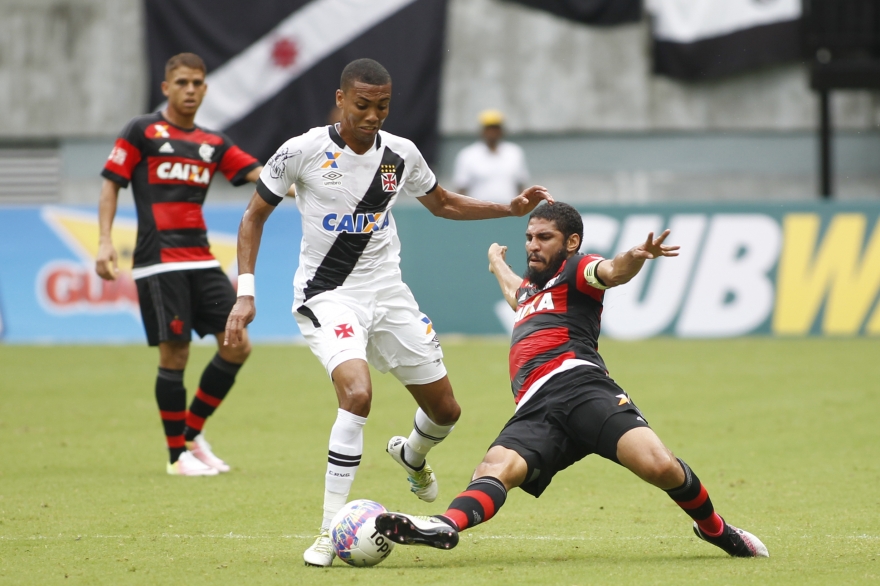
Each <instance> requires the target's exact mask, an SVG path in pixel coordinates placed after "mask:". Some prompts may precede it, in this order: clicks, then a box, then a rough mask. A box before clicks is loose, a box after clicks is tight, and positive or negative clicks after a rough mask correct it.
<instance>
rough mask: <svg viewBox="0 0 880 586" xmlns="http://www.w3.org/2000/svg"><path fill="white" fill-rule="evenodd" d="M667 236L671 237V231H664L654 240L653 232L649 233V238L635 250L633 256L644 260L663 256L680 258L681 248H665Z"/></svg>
mask: <svg viewBox="0 0 880 586" xmlns="http://www.w3.org/2000/svg"><path fill="white" fill-rule="evenodd" d="M667 236H669V230H664V231H663V233H662V234H661V235H660V236H658V237H657V238H654V233H653V232H649V233H648V238H647V239H646V240H645V242H644V243H643V244H640V245H638V246H636V247H635V248H634V249H633V256H635V257H636V258H644V259H652V258H659V257H661V256H678V249H679V248H681V247H680V246H663V242H664V241H665V240H666V237H667Z"/></svg>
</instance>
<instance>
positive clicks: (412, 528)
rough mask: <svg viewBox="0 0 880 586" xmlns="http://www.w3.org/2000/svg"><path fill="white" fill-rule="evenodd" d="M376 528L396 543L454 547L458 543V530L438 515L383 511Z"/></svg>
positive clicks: (439, 547)
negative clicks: (428, 515)
mask: <svg viewBox="0 0 880 586" xmlns="http://www.w3.org/2000/svg"><path fill="white" fill-rule="evenodd" d="M376 529H378V530H379V532H380V533H381V534H382V535H384V536H385V537H387V538H388V539H390V540H391V541H394V542H396V543H403V544H404V545H427V546H428V547H436V548H437V549H452V548H453V547H455V546H456V545H458V530H457V529H456V528H455V527H453V526H451V525H449V524H448V523H444V522H443V521H441V520H440V519H438V518H437V517H417V516H415V515H405V514H403V513H382V514H381V515H379V516H378V517H376Z"/></svg>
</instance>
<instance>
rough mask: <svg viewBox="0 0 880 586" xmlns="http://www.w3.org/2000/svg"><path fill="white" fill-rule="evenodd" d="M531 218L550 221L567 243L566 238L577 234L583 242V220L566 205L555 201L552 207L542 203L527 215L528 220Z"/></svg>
mask: <svg viewBox="0 0 880 586" xmlns="http://www.w3.org/2000/svg"><path fill="white" fill-rule="evenodd" d="M532 218H537V219H541V220H550V221H552V222H553V223H555V224H556V228H557V229H558V230H559V231H560V232H562V236H563V237H564V239H565V241H568V237H569V236H571V235H572V234H577V235H578V237H579V238H580V240H581V242H583V241H584V220H583V219H582V218H581V214H580V212H578V211H577V210H576V209H574V208H573V207H571V206H570V205H568V204H567V203H562V202H561V201H557V202H556V203H554V204H553V205H550V204H548V203H543V204H541V205H539V206H538V207H536V208H535V209H534V211H532V213H531V214H529V220H531V219H532Z"/></svg>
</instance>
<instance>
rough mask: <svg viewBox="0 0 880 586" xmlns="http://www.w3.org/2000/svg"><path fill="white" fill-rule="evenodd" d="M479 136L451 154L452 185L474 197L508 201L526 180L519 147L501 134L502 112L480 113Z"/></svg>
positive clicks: (523, 185) (519, 190)
mask: <svg viewBox="0 0 880 586" xmlns="http://www.w3.org/2000/svg"><path fill="white" fill-rule="evenodd" d="M480 125H481V126H482V132H481V136H480V140H478V141H477V142H475V143H473V144H471V145H469V146H467V147H465V148H463V149H462V150H461V152H459V153H458V156H456V157H455V170H454V173H453V178H452V183H453V184H454V185H453V187H454V188H455V189H457V190H458V192H459V193H462V194H464V195H469V196H470V197H473V198H475V199H482V200H484V201H494V202H496V203H508V202H510V200H511V199H513V198H514V197H516V196H517V195H518V194H519V193H520V192H521V191H522V190H523V189H524V188H525V186H526V184H527V183H528V181H529V170H528V169H527V168H526V157H525V154H523V150H522V149H521V148H520V147H519V146H518V145H515V144H513V143H511V142H507V141H504V140H502V138H503V137H504V127H503V125H504V115H503V114H502V113H501V112H499V111H498V110H484V111H483V112H481V113H480Z"/></svg>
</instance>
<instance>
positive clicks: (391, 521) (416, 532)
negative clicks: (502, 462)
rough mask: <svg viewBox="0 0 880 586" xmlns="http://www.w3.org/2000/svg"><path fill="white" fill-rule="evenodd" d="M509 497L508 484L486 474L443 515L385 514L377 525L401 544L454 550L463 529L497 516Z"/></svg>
mask: <svg viewBox="0 0 880 586" xmlns="http://www.w3.org/2000/svg"><path fill="white" fill-rule="evenodd" d="M505 500H507V489H505V488H504V484H503V483H502V482H501V481H500V480H499V479H497V478H494V477H492V476H482V477H480V478H477V479H476V480H474V481H472V482H471V483H470V484H469V485H468V487H467V489H466V490H465V491H464V492H462V493H461V494H459V495H458V496H457V497H455V499H454V500H453V501H452V502H451V503H450V504H449V508H448V509H447V510H446V512H445V513H443V514H442V515H434V516H433V517H419V516H415V515H405V514H403V513H383V514H381V515H379V516H378V517H376V528H377V529H378V530H379V531H380V532H382V534H383V535H385V536H386V537H388V538H389V539H391V540H392V541H395V542H397V543H403V544H407V545H427V546H429V547H436V548H438V549H452V548H453V547H455V546H456V545H457V544H458V533H459V531H464V530H465V529H469V528H471V527H474V526H475V525H479V524H480V523H485V522H486V521H488V520H489V519H491V518H492V517H494V516H495V513H497V512H498V509H500V508H501V507H502V505H504V501H505Z"/></svg>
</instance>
